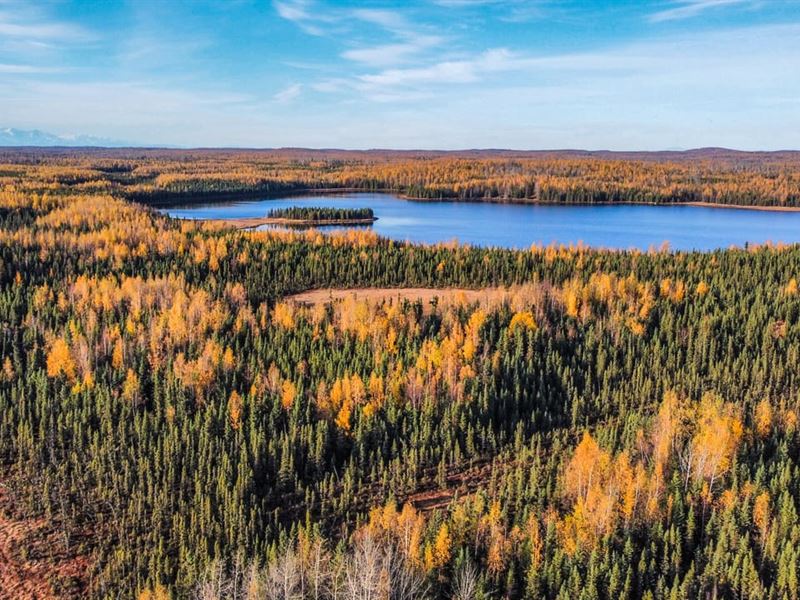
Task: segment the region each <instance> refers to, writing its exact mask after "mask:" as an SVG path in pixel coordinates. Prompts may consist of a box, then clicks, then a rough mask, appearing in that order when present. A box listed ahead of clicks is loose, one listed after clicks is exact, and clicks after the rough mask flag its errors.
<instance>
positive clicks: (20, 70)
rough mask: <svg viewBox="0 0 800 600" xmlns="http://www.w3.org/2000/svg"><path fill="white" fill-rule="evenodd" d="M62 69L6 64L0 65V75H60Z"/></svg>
mask: <svg viewBox="0 0 800 600" xmlns="http://www.w3.org/2000/svg"><path fill="white" fill-rule="evenodd" d="M61 72H63V69H56V68H53V67H37V66H34V65H13V64H8V63H0V73H14V74H20V75H24V74H42V73H61Z"/></svg>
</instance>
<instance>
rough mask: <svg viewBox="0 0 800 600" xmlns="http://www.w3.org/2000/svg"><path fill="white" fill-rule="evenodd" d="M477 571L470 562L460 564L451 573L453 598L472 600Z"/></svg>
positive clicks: (476, 581) (475, 586)
mask: <svg viewBox="0 0 800 600" xmlns="http://www.w3.org/2000/svg"><path fill="white" fill-rule="evenodd" d="M477 588H478V571H477V570H476V569H475V565H474V564H472V562H465V563H464V564H462V565H461V566H460V567H459V568H458V569H457V570H456V572H455V574H454V575H453V600H474V598H475V592H476V591H477Z"/></svg>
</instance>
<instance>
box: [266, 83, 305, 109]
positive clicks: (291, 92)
mask: <svg viewBox="0 0 800 600" xmlns="http://www.w3.org/2000/svg"><path fill="white" fill-rule="evenodd" d="M302 91H303V85H302V84H300V83H293V84H291V85H287V86H286V87H285V88H283V89H282V90H281V91H279V92H278V93H277V94H275V95H274V96H272V99H273V100H275V102H279V103H281V104H286V103H288V102H291V101H292V100H294V99H295V98H297V97H298V96H299V95H300V93H301V92H302Z"/></svg>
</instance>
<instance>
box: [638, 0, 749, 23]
mask: <svg viewBox="0 0 800 600" xmlns="http://www.w3.org/2000/svg"><path fill="white" fill-rule="evenodd" d="M672 4H673V6H672V7H671V8H667V9H664V10H661V11H658V12H655V13H653V14H651V15H650V16H649V17H648V20H649V21H650V22H651V23H660V22H662V21H676V20H679V19H689V18H691V17H696V16H698V15H700V14H701V13H704V12H706V11H707V10H710V9H714V8H723V7H726V6H735V5H743V4H754V2H753V0H676V1H674V2H672Z"/></svg>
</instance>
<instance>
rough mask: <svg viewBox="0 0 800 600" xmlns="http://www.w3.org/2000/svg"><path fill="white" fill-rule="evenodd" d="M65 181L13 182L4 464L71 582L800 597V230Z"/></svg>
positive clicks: (305, 590)
mask: <svg viewBox="0 0 800 600" xmlns="http://www.w3.org/2000/svg"><path fill="white" fill-rule="evenodd" d="M18 168H19V169H23V170H24V169H27V167H23V166H19V167H18ZM60 168H62V167H61V166H59V165H51V164H44V165H37V166H35V168H33V167H32V168H31V170H30V171H26V174H25V175H24V176H23V175H20V174H19V173H17V172H15V173H13V174H7V175H4V177H9V178H11V179H12V180H14V181H15V182H14V183H9V182H8V181H6V183H5V184H4V187H3V189H2V191H0V211H1V212H0V217H1V221H0V322H2V330H0V464H1V465H2V470H1V471H0V478H2V485H3V486H4V489H5V490H8V491H7V494H6V497H8V498H10V501H11V506H13V508H14V510H15V511H17V512H19V513H22V514H25V515H27V516H30V517H36V518H41V519H45V520H47V522H48V523H50V524H51V526H52V528H54V529H55V530H56V531H58V532H59V536H58V539H59V540H60V542H59V545H58V548H54V549H53V552H58V553H60V554H63V553H76V554H80V555H81V556H88V557H90V558H91V565H92V567H91V569H89V570H88V571H87V573H86V577H85V579H82V580H79V581H70V582H63V581H59V576H58V573H57V572H55V573H53V578H52V579H53V584H52V585H53V587H54V589H55V588H58V589H60V590H62V593H63V594H64V595H65V596H67V597H69V596H78V595H80V594H86V595H90V596H92V597H98V598H112V597H114V598H116V597H132V596H133V597H136V596H140V597H141V598H154V597H156V598H170V597H171V598H191V597H198V596H199V597H203V598H301V597H302V598H317V599H319V598H363V597H366V596H370V597H376V598H387V597H392V598H401V597H403V598H422V597H426V598H430V597H432V598H450V597H458V598H489V597H492V598H510V599H521V598H568V597H572V598H587V599H589V598H615V599H616V598H631V599H633V598H650V597H652V598H696V597H699V596H703V597H705V596H708V597H713V596H716V597H742V598H770V599H771V598H784V597H785V598H796V597H797V596H798V595H799V594H800V582H798V574H797V568H798V564H800V549H799V548H800V545H798V544H797V540H798V539H799V538H800V521H798V510H799V509H800V484H799V483H798V482H800V472H799V471H798V461H800V439H798V433H797V417H798V411H799V410H800V406H799V404H800V403H799V400H800V396H798V392H799V391H800V379H798V378H799V377H800V373H799V372H798V369H797V365H798V364H800V295H799V294H798V285H797V277H798V271H799V270H800V247H798V246H782V247H768V246H767V247H755V246H754V247H750V248H748V249H746V250H745V249H730V250H724V251H722V250H720V251H715V252H711V253H686V252H668V251H662V252H652V253H642V252H636V251H628V252H611V251H594V250H590V249H587V248H583V247H572V248H569V247H555V246H549V247H532V248H530V249H529V250H526V251H508V250H498V249H483V248H469V247H461V246H453V245H432V246H414V245H407V244H403V243H397V242H393V241H389V240H384V239H381V238H378V237H377V236H376V235H375V234H374V233H371V232H365V231H360V232H353V231H350V232H344V233H336V234H331V235H323V234H322V233H320V232H319V231H308V232H297V233H292V232H278V231H263V232H262V231H259V232H240V231H233V230H230V229H225V228H222V227H216V226H211V225H199V224H196V223H192V222H178V221H174V220H170V219H168V218H167V217H164V216H162V215H160V214H158V213H157V212H155V211H153V210H151V209H148V208H147V207H144V206H141V205H138V204H133V203H130V202H127V201H125V200H123V199H120V198H119V197H115V196H109V195H98V194H97V193H93V192H91V193H90V192H87V189H91V190H95V189H96V188H95V186H96V185H97V184H95V183H89V184H88V186H87V181H84V180H81V178H74V181H75V182H74V183H58V182H54V181H52V179H51V178H52V176H53V173H54V172H58V170H59V169H60ZM315 168H316V167H315ZM4 172H6V171H4ZM37 172H38V173H39V175H36V173H37ZM115 172H117V173H118V174H124V173H126V172H127V171H125V170H123V169H119V170H117V171H115ZM15 178H16V179H15ZM17 180H19V181H18V182H17ZM92 181H93V180H92ZM97 189H100V187H99V186H98V187H97ZM112 191H113V190H112ZM325 287H437V288H458V287H462V288H493V291H491V292H487V293H486V295H485V296H484V297H482V299H481V300H479V301H475V302H471V303H465V302H463V301H460V300H459V298H458V294H457V293H455V292H449V293H445V292H443V294H442V297H441V298H440V299H438V300H437V301H434V302H426V303H423V302H415V301H413V300H412V301H409V300H406V301H392V300H382V301H364V300H358V299H357V298H355V297H350V298H348V299H346V300H344V301H341V302H338V303H335V304H333V305H326V304H319V305H308V306H306V305H299V304H297V303H295V302H292V301H290V300H287V299H286V297H287V296H288V295H290V294H292V293H294V292H299V291H303V290H307V289H314V288H325ZM494 288H496V289H494ZM506 288H507V289H506ZM15 552H20V553H21V552H22V550H20V549H17V550H15ZM16 558H20V559H23V558H24V556H23V555H22V554H20V555H19V556H16V555H15V559H16ZM36 560H39V561H45V562H46V560H47V557H46V556H39V557H36Z"/></svg>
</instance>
